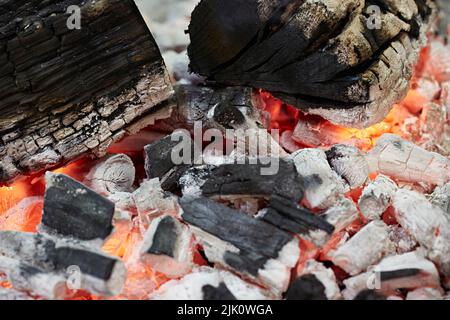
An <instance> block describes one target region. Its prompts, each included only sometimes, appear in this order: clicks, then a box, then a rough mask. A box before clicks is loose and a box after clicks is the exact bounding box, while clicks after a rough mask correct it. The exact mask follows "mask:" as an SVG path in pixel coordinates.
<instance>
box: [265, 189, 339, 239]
mask: <svg viewBox="0 0 450 320" xmlns="http://www.w3.org/2000/svg"><path fill="white" fill-rule="evenodd" d="M260 218H261V219H262V220H264V221H266V222H268V223H270V224H272V225H274V226H276V227H278V228H280V229H283V230H286V231H289V232H292V233H297V234H303V233H307V232H308V231H311V230H322V231H324V232H325V233H326V234H328V235H331V234H332V233H333V231H334V227H333V226H332V225H331V224H329V223H328V222H327V221H326V220H325V219H323V218H320V217H318V216H316V215H314V214H313V213H312V212H310V211H309V210H307V209H305V208H302V207H300V206H299V205H298V204H297V203H295V202H292V201H290V200H287V199H285V198H283V197H279V196H273V197H272V198H271V199H270V202H269V206H268V207H267V209H266V210H264V212H263V213H262V214H261V215H260Z"/></svg>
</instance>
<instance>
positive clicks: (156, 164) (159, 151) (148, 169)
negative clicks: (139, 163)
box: [144, 132, 200, 179]
mask: <svg viewBox="0 0 450 320" xmlns="http://www.w3.org/2000/svg"><path fill="white" fill-rule="evenodd" d="M181 144H183V145H184V144H189V147H190V153H191V154H190V158H189V163H182V164H179V163H174V161H173V155H172V153H173V151H174V148H176V147H177V146H180V145H181ZM181 150H184V148H180V150H175V152H178V151H180V154H179V155H180V156H182V155H183V154H182V151H181ZM144 155H145V173H146V174H147V178H148V179H153V178H162V177H163V176H164V175H166V174H167V173H169V171H171V170H172V169H174V168H177V167H182V168H183V167H185V166H190V165H193V164H195V159H196V158H198V157H199V156H200V154H199V150H197V151H196V145H195V143H194V141H193V140H192V139H191V136H190V135H188V134H187V133H185V132H179V133H176V135H174V134H171V135H168V136H167V137H165V138H163V139H161V140H158V141H156V142H154V143H152V144H149V145H147V146H145V148H144ZM177 155H178V153H177Z"/></svg>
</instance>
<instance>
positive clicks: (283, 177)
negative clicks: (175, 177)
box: [180, 158, 309, 202]
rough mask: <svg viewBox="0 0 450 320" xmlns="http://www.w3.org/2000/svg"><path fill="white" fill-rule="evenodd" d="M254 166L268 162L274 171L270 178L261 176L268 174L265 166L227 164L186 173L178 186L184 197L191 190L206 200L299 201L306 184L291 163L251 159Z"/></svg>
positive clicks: (267, 167) (269, 169)
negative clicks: (181, 186) (236, 197)
mask: <svg viewBox="0 0 450 320" xmlns="http://www.w3.org/2000/svg"><path fill="white" fill-rule="evenodd" d="M253 160H255V161H256V162H258V161H264V163H265V162H266V160H270V161H271V162H272V163H271V165H272V167H276V168H278V170H276V172H274V174H267V175H265V174H264V173H265V171H264V170H268V172H269V173H270V172H271V168H272V167H270V166H269V165H266V164H261V163H257V164H251V163H248V161H252V159H249V160H247V163H245V164H239V163H231V164H227V163H226V164H223V165H219V166H217V167H215V166H205V167H202V168H193V169H190V170H188V171H187V172H186V173H185V175H184V176H183V178H182V179H181V180H180V183H181V184H182V185H183V189H184V193H185V194H186V193H187V192H190V191H189V190H191V187H192V188H197V187H198V188H199V189H200V190H197V191H200V192H201V193H202V194H203V195H205V196H208V197H223V196H235V195H239V196H242V195H249V196H254V197H267V198H269V197H271V196H272V195H280V196H282V197H284V198H287V199H290V200H291V201H294V202H299V201H300V200H301V199H302V198H303V188H304V186H305V184H308V183H309V181H308V180H305V179H303V178H302V177H301V176H300V175H299V174H298V172H297V170H296V169H295V165H294V164H293V162H292V161H289V160H283V159H279V158H272V159H253Z"/></svg>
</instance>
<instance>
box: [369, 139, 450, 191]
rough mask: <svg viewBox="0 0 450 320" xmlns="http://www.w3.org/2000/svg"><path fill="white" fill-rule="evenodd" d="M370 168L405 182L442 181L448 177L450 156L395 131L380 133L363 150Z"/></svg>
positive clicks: (434, 183) (449, 175)
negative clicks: (424, 146) (370, 146)
mask: <svg viewBox="0 0 450 320" xmlns="http://www.w3.org/2000/svg"><path fill="white" fill-rule="evenodd" d="M367 159H368V162H369V166H370V169H371V171H372V172H379V173H382V174H385V175H387V176H389V177H391V178H395V179H397V180H402V181H406V182H417V183H420V182H425V183H429V184H433V185H439V186H440V185H443V184H445V183H447V182H448V181H449V180H450V160H449V159H448V158H446V157H444V156H442V155H440V154H438V153H435V152H429V151H426V150H425V149H422V148H420V147H418V146H416V145H414V144H413V143H412V142H409V141H406V140H403V139H402V138H400V137H399V136H397V135H393V134H384V135H382V136H381V137H380V139H379V140H378V142H377V144H376V146H375V147H374V148H373V149H372V151H370V152H369V153H368V154H367Z"/></svg>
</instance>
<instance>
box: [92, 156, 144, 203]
mask: <svg viewBox="0 0 450 320" xmlns="http://www.w3.org/2000/svg"><path fill="white" fill-rule="evenodd" d="M135 176H136V169H135V167H134V164H133V161H132V160H131V159H130V158H129V157H128V156H127V155H125V154H118V155H113V156H110V157H107V158H106V159H104V160H101V161H100V162H99V163H98V164H97V165H95V166H94V167H93V168H92V169H91V171H90V172H89V173H88V174H87V176H86V178H85V179H84V181H83V184H85V185H86V186H88V187H90V188H91V189H92V190H94V191H95V192H97V193H99V194H102V195H109V194H111V193H115V192H130V191H132V186H133V184H134V179H135Z"/></svg>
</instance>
